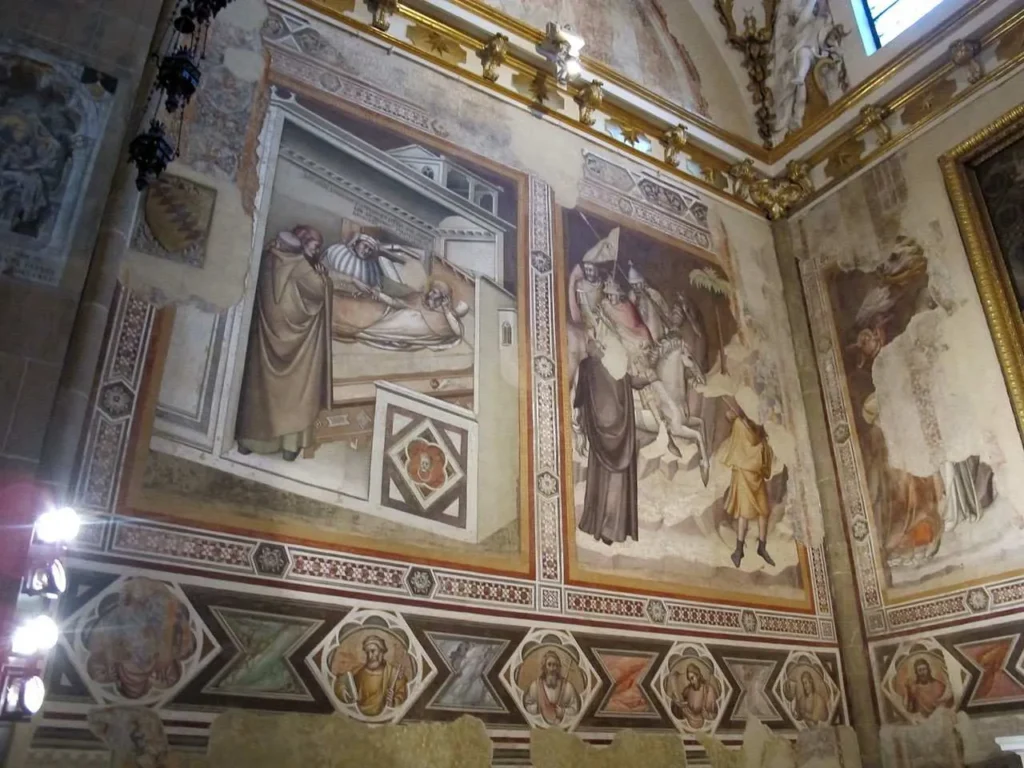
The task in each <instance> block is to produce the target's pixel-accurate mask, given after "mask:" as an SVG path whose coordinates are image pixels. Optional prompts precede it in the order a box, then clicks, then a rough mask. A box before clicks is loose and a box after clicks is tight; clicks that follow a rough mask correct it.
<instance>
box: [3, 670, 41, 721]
mask: <svg viewBox="0 0 1024 768" xmlns="http://www.w3.org/2000/svg"><path fill="white" fill-rule="evenodd" d="M45 698H46V685H45V684H44V683H43V679H42V678H41V677H39V675H32V676H31V677H27V676H25V673H20V674H19V673H18V672H10V673H8V676H7V679H6V680H4V687H3V691H2V693H0V720H8V721H10V720H27V719H28V718H30V717H32V715H34V714H35V713H36V712H38V711H39V710H40V709H42V707H43V699H45Z"/></svg>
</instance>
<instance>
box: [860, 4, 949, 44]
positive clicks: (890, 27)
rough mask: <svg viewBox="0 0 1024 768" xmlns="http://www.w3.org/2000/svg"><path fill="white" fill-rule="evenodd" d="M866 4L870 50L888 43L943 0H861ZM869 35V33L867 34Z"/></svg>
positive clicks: (867, 41)
mask: <svg viewBox="0 0 1024 768" xmlns="http://www.w3.org/2000/svg"><path fill="white" fill-rule="evenodd" d="M859 1H860V2H861V3H863V6H864V19H863V21H864V22H865V23H864V24H863V26H865V27H867V29H866V32H868V33H870V38H871V39H870V40H868V39H865V43H867V44H868V48H869V49H871V50H869V52H871V53H873V52H874V51H876V50H878V49H879V48H881V47H882V46H883V45H886V44H888V43H890V42H892V40H893V39H894V38H895V37H896V36H897V35H899V34H901V33H902V32H903V31H905V30H906V29H907V28H908V27H910V26H911V25H912V24H914V23H915V22H916V21H917V20H918V19H920V18H921V17H922V16H924V15H925V14H926V13H928V11H930V10H932V8H935V7H936V6H937V5H938V4H939V3H941V2H942V0H859ZM865 37H867V35H866V36H865Z"/></svg>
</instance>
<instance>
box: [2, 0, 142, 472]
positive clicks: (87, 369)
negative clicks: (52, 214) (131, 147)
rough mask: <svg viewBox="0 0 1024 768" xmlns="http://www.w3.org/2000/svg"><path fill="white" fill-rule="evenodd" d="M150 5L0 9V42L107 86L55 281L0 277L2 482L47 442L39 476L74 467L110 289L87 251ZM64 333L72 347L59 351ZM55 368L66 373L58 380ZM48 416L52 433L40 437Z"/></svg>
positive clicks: (63, 1) (131, 1)
mask: <svg viewBox="0 0 1024 768" xmlns="http://www.w3.org/2000/svg"><path fill="white" fill-rule="evenodd" d="M160 7H161V2H159V0H55V1H54V2H48V3H45V4H39V3H32V2H22V1H21V0H12V2H7V3H4V4H3V6H2V7H0V29H2V30H3V33H2V37H3V41H4V42H6V43H13V44H15V45H19V46H26V47H28V48H31V49H37V50H41V51H44V52H48V53H50V54H52V55H54V56H56V57H58V58H60V59H64V60H67V61H70V62H74V63H76V64H80V65H85V66H88V67H93V68H95V69H96V70H98V71H100V72H103V73H106V74H108V75H110V76H112V77H114V78H116V79H117V88H116V91H115V101H114V104H113V106H112V108H111V112H110V115H109V117H108V120H107V124H106V131H105V133H104V135H103V136H102V140H101V142H100V145H99V147H98V149H97V150H96V160H95V163H94V166H93V167H94V169H95V171H94V173H93V174H92V176H91V177H90V178H89V179H88V180H87V182H86V187H84V188H83V190H82V192H83V200H84V205H83V208H82V210H81V212H80V215H79V217H78V222H79V226H78V227H77V229H76V230H75V231H74V232H73V233H72V234H71V238H70V239H71V242H70V251H69V253H68V258H67V263H66V266H65V269H64V273H63V276H62V277H61V279H60V281H59V284H56V285H46V284H42V283H35V282H30V281H27V280H22V279H16V278H12V277H10V276H7V275H0V472H2V473H4V474H5V475H6V474H7V473H11V474H24V475H30V476H31V475H34V474H35V473H36V472H37V470H38V469H39V468H40V462H42V461H43V459H44V456H46V454H47V445H49V456H48V458H49V461H48V462H47V465H48V466H47V467H46V471H45V474H46V476H47V477H49V478H54V479H57V480H58V481H59V480H61V479H62V478H64V477H66V475H67V472H68V471H69V470H70V467H71V465H72V464H73V463H74V459H75V457H74V450H75V448H76V447H77V444H78V440H77V438H78V429H79V428H80V425H81V421H82V418H83V417H84V414H85V410H86V401H87V399H88V396H89V393H90V390H91V386H92V375H93V366H94V365H95V360H96V358H97V355H98V352H99V345H100V341H101V338H102V332H103V329H104V327H105V326H106V313H107V309H108V307H109V302H110V299H111V294H112V289H113V278H114V270H113V269H112V268H111V266H110V265H106V266H105V268H104V269H99V268H97V269H91V267H92V265H93V263H94V259H93V253H94V247H95V245H96V242H97V235H98V234H100V231H101V227H100V222H101V221H102V220H103V216H104V211H105V210H106V208H107V196H108V193H109V191H110V189H111V182H112V180H113V178H114V177H115V175H116V174H117V173H118V171H119V170H121V169H120V162H119V158H120V157H121V154H120V153H121V151H122V144H123V141H124V137H125V134H126V131H127V130H128V126H129V122H130V119H129V113H130V111H131V109H132V106H133V104H134V102H135V98H136V91H137V88H138V84H139V80H140V77H141V76H142V71H143V66H144V64H145V59H146V54H147V52H148V45H149V41H150V40H151V39H152V37H153V34H154V29H155V27H156V23H157V17H158V15H159V13H160ZM111 237H115V238H116V233H115V232H104V233H103V237H101V238H100V242H101V244H102V243H106V242H107V240H109V239H110V238H111ZM102 249H103V248H102V247H101V251H102ZM97 261H98V262H102V259H100V260H97ZM99 266H100V265H99V264H98V265H97V267H99ZM87 281H88V283H89V288H88V290H87V292H86V299H85V300H84V301H83V288H84V287H85V286H86V284H87ZM73 327H74V328H75V329H76V330H75V335H76V338H77V339H78V343H77V344H75V345H74V346H71V347H70V348H69V341H70V339H71V337H72V328H73ZM90 360H91V363H90V362H89V361H90ZM65 363H69V366H68V369H67V370H68V371H75V372H74V373H66V374H65V375H64V378H62V370H64V369H65ZM58 391H60V393H61V394H60V395H59V396H58ZM51 416H52V418H53V420H52V423H53V424H54V429H53V431H52V432H50V433H49V434H50V437H49V438H48V437H47V435H48V427H49V426H50V425H51Z"/></svg>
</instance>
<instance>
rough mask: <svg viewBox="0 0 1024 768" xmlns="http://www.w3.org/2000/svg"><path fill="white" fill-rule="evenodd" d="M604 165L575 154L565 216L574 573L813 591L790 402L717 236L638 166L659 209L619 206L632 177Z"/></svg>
mask: <svg viewBox="0 0 1024 768" xmlns="http://www.w3.org/2000/svg"><path fill="white" fill-rule="evenodd" d="M613 169H614V166H611V164H609V163H607V162H604V161H599V160H598V159H597V158H594V157H590V158H588V159H587V165H586V170H585V172H584V173H585V176H584V182H583V184H582V185H581V194H582V196H583V197H584V198H585V200H584V201H581V203H580V205H578V207H577V208H576V209H573V210H564V211H563V212H562V217H561V225H562V227H561V229H562V248H563V260H564V275H565V276H564V278H563V280H564V282H563V286H564V287H563V289H562V290H563V291H564V293H563V297H564V301H565V308H566V309H565V315H564V321H565V328H566V333H565V339H566V343H565V349H566V352H565V354H566V367H565V387H566V392H567V395H566V410H567V413H568V414H569V418H568V421H569V424H568V425H567V430H566V434H567V435H568V436H570V438H571V472H570V471H569V470H567V475H569V474H571V476H572V477H573V479H574V483H573V488H572V505H571V507H570V509H569V510H568V514H567V527H568V528H569V535H570V536H571V540H572V542H573V548H572V549H571V550H570V569H571V575H572V577H573V578H576V579H580V580H581V581H592V582H596V583H606V584H609V583H618V584H624V585H630V586H642V587H647V588H651V587H653V588H656V589H662V590H666V591H669V592H671V593H673V594H688V595H701V596H705V597H710V596H732V597H734V598H735V597H739V596H740V595H742V597H739V599H743V600H751V598H754V599H755V600H759V601H762V602H764V603H766V604H773V603H774V604H780V605H787V606H809V604H810V597H809V592H810V585H809V579H808V573H807V556H806V551H805V550H804V548H803V546H802V545H801V543H800V542H799V540H798V538H797V536H796V535H795V529H797V528H800V529H802V527H803V522H802V520H803V517H804V515H805V512H804V511H803V510H800V509H799V506H798V505H799V502H798V501H795V500H796V499H799V498H800V494H801V491H800V490H799V489H800V483H801V480H800V475H799V470H798V468H796V467H794V464H795V461H794V458H795V457H794V451H793V450H792V445H793V442H794V441H793V437H792V432H791V431H790V430H791V429H792V427H791V423H790V421H789V419H790V418H791V415H790V414H789V413H787V403H786V402H785V395H784V394H783V392H782V391H781V390H780V386H779V382H778V380H777V379H775V378H774V377H772V375H771V373H770V371H771V369H772V365H773V361H771V360H770V358H762V357H761V355H762V354H763V350H762V351H761V352H758V351H756V350H755V345H757V343H758V342H757V341H756V339H755V336H754V334H752V333H750V331H749V330H747V329H744V331H741V328H740V325H739V323H738V322H737V311H738V307H740V306H742V304H741V302H742V298H741V297H739V296H738V295H737V286H736V285H735V284H734V283H733V281H732V280H730V272H729V271H727V270H731V264H730V262H729V260H728V258H723V257H722V252H723V250H724V252H726V253H727V251H728V246H727V244H724V243H722V242H713V238H712V237H711V236H710V231H709V229H708V224H707V211H706V208H703V207H702V204H701V203H700V202H698V201H695V200H692V199H689V198H687V197H686V195H685V193H683V194H680V193H679V192H677V191H675V190H673V189H672V188H668V187H664V186H662V185H658V184H655V183H654V182H653V181H651V180H650V179H645V180H641V181H640V182H639V183H638V184H636V191H635V192H636V196H637V197H638V198H639V200H638V202H640V201H646V202H651V203H654V205H655V206H656V207H660V208H661V211H658V215H657V217H651V218H648V214H647V213H646V212H645V211H643V209H640V208H639V206H637V208H636V210H635V212H634V218H632V219H631V218H629V217H626V216H623V215H622V210H623V209H624V208H625V209H627V210H628V209H629V208H631V207H632V206H633V205H634V203H632V202H630V200H631V198H630V197H629V194H628V193H629V190H630V189H631V188H632V187H633V184H634V181H633V179H632V177H631V176H630V175H629V173H628V172H626V171H625V170H624V169H618V170H619V171H620V173H617V174H616V173H614V172H613ZM623 191H625V192H626V194H623ZM619 201H621V202H619ZM616 208H618V211H617V212H616V211H615V209H616ZM655 210H656V208H655ZM755 323H756V321H755ZM567 452H568V451H567Z"/></svg>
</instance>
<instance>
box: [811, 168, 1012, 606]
mask: <svg viewBox="0 0 1024 768" xmlns="http://www.w3.org/2000/svg"><path fill="white" fill-rule="evenodd" d="M903 162H904V161H903V158H902V157H901V156H896V157H894V158H891V159H890V160H888V161H886V162H885V163H883V164H882V165H880V166H878V167H876V168H874V169H872V171H871V172H869V173H868V174H866V175H865V176H863V177H861V178H860V179H859V180H857V181H856V182H855V183H853V184H852V185H849V186H848V187H845V188H844V189H843V190H841V191H840V192H839V193H838V195H837V196H836V198H835V200H831V201H826V202H825V204H824V205H823V206H818V207H816V208H815V209H813V210H812V211H811V212H810V213H809V214H808V215H806V216H804V217H802V219H801V220H800V222H799V224H798V227H799V231H798V237H799V238H800V241H801V243H802V248H803V249H805V251H806V252H807V253H808V254H813V255H812V256H810V258H809V260H806V261H805V262H804V273H805V280H808V279H812V278H813V279H814V280H820V283H817V284H816V286H815V287H812V288H811V291H812V292H813V295H815V296H820V297H821V299H822V301H823V312H824V313H825V314H824V316H823V317H822V318H821V320H820V321H819V320H817V318H816V316H815V315H812V327H813V330H814V333H815V343H816V345H817V347H818V349H819V351H821V352H823V353H824V354H823V355H822V357H820V358H819V360H820V361H822V364H825V362H824V361H826V360H827V359H828V358H829V357H830V356H832V355H833V354H834V355H835V358H836V360H837V361H838V365H839V368H838V370H839V371H840V381H841V385H840V386H841V390H842V391H841V392H839V391H832V392H830V393H828V394H827V402H828V404H829V408H830V414H829V415H830V419H831V420H832V421H831V428H832V437H833V440H834V442H835V444H836V445H837V446H839V450H840V451H845V450H847V449H848V447H854V448H855V449H856V456H857V459H856V465H854V464H852V463H851V462H850V461H849V460H847V459H840V460H839V466H840V467H841V473H840V474H841V478H840V479H841V482H842V483H843V488H844V495H846V497H847V503H848V504H850V503H852V504H857V505H860V504H861V503H863V507H862V508H863V509H864V510H865V511H866V513H867V515H866V517H865V518H863V519H859V520H855V521H853V522H852V523H850V525H851V528H850V530H851V533H852V536H853V540H854V541H855V542H856V543H857V544H858V546H860V547H863V548H865V549H866V548H868V547H870V548H871V552H872V555H871V557H872V558H873V559H874V560H875V562H876V563H877V566H876V568H877V573H878V574H879V576H878V578H880V579H881V581H882V584H883V587H882V588H883V589H884V591H885V594H886V595H887V597H888V599H907V598H908V597H911V596H913V595H915V594H920V593H921V592H922V590H924V589H925V588H930V589H935V588H938V587H951V586H954V585H956V584H962V583H965V582H968V581H971V580H974V579H978V578H984V577H986V575H991V574H995V573H1001V572H1002V573H1005V572H1010V571H1012V570H1013V569H1015V568H1019V567H1020V566H1021V565H1022V564H1024V563H1022V561H1021V559H1020V557H1019V556H1018V555H1017V551H1018V550H1017V549H1016V546H1017V544H1016V543H1017V542H1020V541H1021V536H1022V521H1024V515H1022V510H1021V507H1020V502H1019V498H1020V497H1019V495H1017V486H1018V478H1019V477H1020V475H1019V472H1018V470H1019V468H1020V467H1021V466H1024V455H1022V454H1021V450H1020V442H1019V439H1016V435H1015V432H1014V439H1013V440H1011V439H1010V438H1011V436H1010V434H1008V433H1007V434H1005V435H1004V432H1005V430H1004V429H1003V427H1002V425H1001V422H998V417H996V416H994V414H995V413H996V412H997V411H996V408H995V407H993V404H995V406H996V407H999V408H1003V407H1005V405H1004V404H1005V403H1006V402H1007V401H1006V397H1005V389H1004V387H1003V384H1002V381H1001V378H1000V377H998V372H994V373H993V374H992V376H991V377H986V376H979V375H977V373H976V372H977V371H980V370H984V366H985V365H987V364H988V362H990V359H991V358H992V355H993V352H992V347H991V342H990V341H989V339H988V336H987V328H986V327H985V325H984V320H983V318H982V317H981V316H980V314H979V311H980V307H979V305H978V303H977V302H978V300H977V295H976V293H975V292H974V286H973V283H970V282H967V283H964V282H962V281H957V280H954V278H953V277H952V275H953V274H954V273H955V270H957V269H959V265H958V264H957V263H956V262H953V261H951V258H952V257H951V255H950V253H949V248H950V243H948V242H947V241H946V240H945V239H944V238H943V236H942V232H941V229H940V225H939V223H938V222H936V221H931V220H929V219H928V218H926V216H927V213H926V212H924V211H919V210H917V209H916V208H914V207H913V206H912V205H911V204H910V200H911V197H912V196H911V191H910V184H909V177H906V176H905V170H904V167H903ZM840 207H841V208H842V210H843V212H844V220H843V222H842V224H841V225H840V229H839V230H838V231H837V230H836V229H835V226H834V222H833V220H832V216H831V214H832V212H834V211H836V210H838V209H839V208H840ZM826 221H828V222H829V223H827V224H826ZM957 258H958V259H962V255H959V256H957ZM812 265H813V271H811V270H812ZM965 266H966V265H965ZM817 286H820V287H817ZM830 326H831V327H830ZM993 362H994V361H993ZM837 383H838V382H837ZM840 403H842V404H843V407H844V411H843V412H841V411H840V410H839V404H840ZM997 422H998V423H997ZM858 497H859V498H858ZM861 499H863V502H862V501H861ZM864 578H868V577H867V576H862V579H864ZM870 578H875V577H874V576H871V577H870ZM980 599H983V600H985V601H986V602H987V598H984V596H983V595H982V596H981V598H980Z"/></svg>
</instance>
